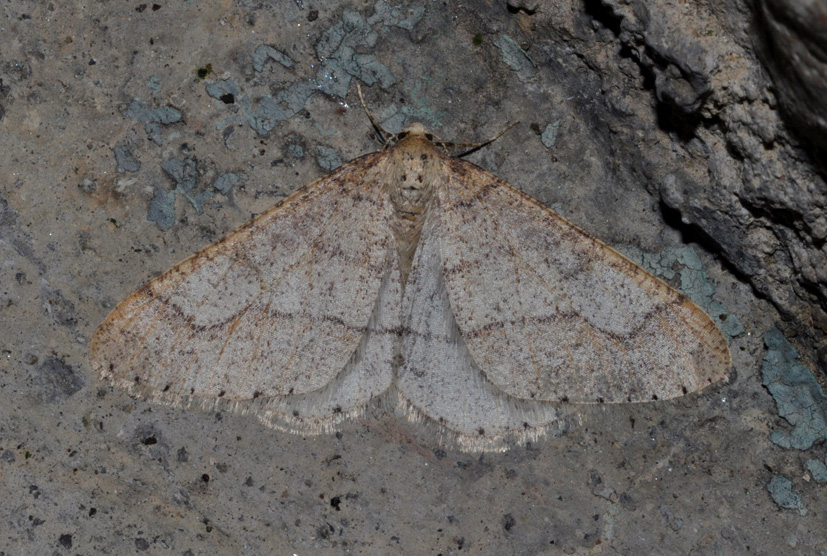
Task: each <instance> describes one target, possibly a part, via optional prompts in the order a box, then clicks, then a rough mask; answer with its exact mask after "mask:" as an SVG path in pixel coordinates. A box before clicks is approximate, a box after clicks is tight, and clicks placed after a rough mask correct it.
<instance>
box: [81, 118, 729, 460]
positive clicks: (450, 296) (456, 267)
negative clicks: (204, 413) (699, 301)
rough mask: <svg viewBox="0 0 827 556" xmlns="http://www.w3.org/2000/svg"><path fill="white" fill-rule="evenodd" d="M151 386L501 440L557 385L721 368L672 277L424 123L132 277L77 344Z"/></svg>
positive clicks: (284, 420) (569, 396) (691, 374)
mask: <svg viewBox="0 0 827 556" xmlns="http://www.w3.org/2000/svg"><path fill="white" fill-rule="evenodd" d="M91 356H92V360H93V361H94V364H95V366H96V367H97V368H98V369H99V370H100V372H101V373H102V375H103V376H104V377H105V378H106V379H108V380H110V381H111V382H112V383H114V384H115V385H116V386H119V387H122V388H126V389H127V390H128V391H129V392H131V393H133V394H135V395H140V396H144V397H147V398H149V399H151V400H155V401H158V402H162V403H166V404H172V405H191V404H196V405H201V406H202V407H207V408H216V407H220V408H227V409H232V410H236V411H241V412H251V413H254V414H255V415H257V416H258V418H259V419H261V421H263V422H264V423H265V424H266V425H268V426H270V427H274V428H277V429H281V430H285V431H289V432H293V433H299V434H320V433H325V432H330V431H334V430H337V429H338V428H339V427H340V426H341V424H342V423H343V422H344V421H346V420H348V419H353V418H357V417H359V416H360V415H362V414H363V413H364V412H365V410H366V409H367V408H369V407H371V406H372V405H377V406H379V407H386V408H392V409H393V410H395V411H396V412H398V414H400V415H402V416H404V417H406V418H408V419H410V420H411V421H417V422H422V423H425V424H426V425H427V426H428V427H429V428H431V429H432V430H434V431H435V433H436V434H437V437H438V442H439V443H441V444H443V445H448V446H455V447H457V448H459V449H461V450H465V451H489V450H503V449H507V448H508V447H511V446H515V445H519V444H523V443H525V442H527V441H529V440H532V439H536V438H538V437H539V436H541V435H542V434H543V433H544V431H546V430H547V429H548V427H549V426H551V425H552V424H553V423H555V421H556V420H557V418H558V411H557V409H558V408H559V407H560V404H565V403H569V404H591V403H622V402H648V401H653V400H665V399H669V398H674V397H676V396H681V395H684V394H687V393H689V392H695V391H698V390H701V389H702V388H704V387H706V386H708V385H710V384H712V383H714V382H717V381H719V380H722V379H724V378H726V376H727V374H728V372H729V367H730V354H729V349H728V347H727V342H726V341H725V339H724V337H723V336H722V334H721V332H720V331H719V330H718V328H717V327H716V325H715V323H714V322H713V321H712V320H711V319H710V318H709V317H708V316H707V315H706V314H705V313H704V312H703V311H702V310H701V309H700V308H699V307H697V306H696V305H695V304H693V303H692V302H691V301H690V300H689V299H688V298H687V297H686V296H684V295H683V294H681V293H679V292H678V291H676V290H675V289H673V288H671V287H670V286H668V285H667V284H666V283H664V282H662V281H661V280H659V279H658V278H656V277H654V276H652V275H651V274H649V273H648V272H646V271H645V270H643V269H642V268H641V267H639V266H638V265H636V264H635V263H633V262H632V261H630V260H629V259H627V258H626V257H624V256H623V255H621V254H620V253H618V252H617V251H615V250H614V249H612V248H611V247H609V246H607V245H606V244H604V243H602V242H601V241H599V240H598V239H595V238H594V237H592V236H590V235H589V234H587V233H586V232H584V231H583V230H581V229H580V228H578V227H577V226H575V225H574V224H572V223H571V222H569V221H567V220H566V219H564V218H562V217H561V216H559V215H557V214H556V213H554V212H552V211H551V210H549V209H548V208H547V207H545V206H543V205H541V204H540V203H538V202H537V201H535V200H534V199H532V198H531V197H529V196H527V195H525V194H523V193H521V192H519V191H518V190H516V189H514V188H513V187H511V186H510V185H509V184H507V183H506V182H504V181H503V180H501V179H498V178H497V177H495V176H494V175H492V174H490V173H488V172H486V171H485V170H482V169H481V168H479V167H478V166H475V165H474V164H472V163H470V162H466V161H464V160H461V159H458V158H451V157H449V156H448V155H447V154H445V153H444V152H443V150H442V149H441V148H440V145H439V143H435V141H434V138H433V136H432V135H431V134H429V133H428V132H427V131H426V130H425V129H424V127H423V126H422V125H419V124H415V125H412V126H411V127H409V128H408V129H406V130H405V131H403V132H402V133H400V134H398V135H397V136H396V137H395V138H394V140H393V141H392V142H391V143H390V145H389V146H387V148H385V149H384V150H382V151H380V152H376V153H373V154H368V155H366V156H362V157H361V158H357V159H356V160H354V161H352V162H350V163H348V164H345V165H344V166H342V167H340V168H339V169H337V170H336V171H334V172H333V173H331V174H329V175H327V176H325V177H322V178H320V179H318V180H316V181H315V182H313V183H311V184H310V185H307V186H306V187H304V188H303V189H300V190H299V191H297V192H296V193H295V194H293V195H292V196H290V197H288V198H287V199H285V200H284V201H283V202H281V203H279V204H277V205H276V206H274V207H273V208H271V209H270V210H268V211H267V212H265V213H264V214H262V215H261V216H259V217H258V218H256V219H255V220H253V221H251V222H249V223H248V224H246V225H245V226H243V227H241V228H240V229H238V230H237V231H235V232H232V233H231V234H230V235H228V236H227V237H225V238H224V239H222V240H221V241H218V242H217V243H214V244H212V245H210V246H208V247H206V248H205V249H203V250H201V251H199V252H198V253H196V254H194V255H192V256H191V257H189V258H188V259H186V260H184V261H183V262H181V263H180V264H178V265H176V266H175V267H173V268H171V269H170V270H168V271H166V272H165V273H163V274H162V275H160V276H159V277H157V278H155V279H154V280H152V281H150V282H149V283H147V284H145V285H144V286H143V287H141V288H140V289H139V290H137V291H136V292H135V293H133V294H132V295H131V296H129V297H128V298H127V299H126V300H124V301H123V302H122V303H120V305H118V306H117V307H116V308H115V309H114V310H113V311H112V312H111V314H110V315H109V316H108V317H107V318H106V320H105V321H104V323H103V324H102V325H101V326H100V328H99V329H98V331H97V333H96V334H95V336H94V338H93V339H92V343H91Z"/></svg>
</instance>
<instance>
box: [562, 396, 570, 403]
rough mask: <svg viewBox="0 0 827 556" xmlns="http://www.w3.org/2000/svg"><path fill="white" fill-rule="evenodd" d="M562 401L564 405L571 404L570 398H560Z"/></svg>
mask: <svg viewBox="0 0 827 556" xmlns="http://www.w3.org/2000/svg"><path fill="white" fill-rule="evenodd" d="M560 401H561V402H563V403H569V397H568V396H563V397H562V398H560Z"/></svg>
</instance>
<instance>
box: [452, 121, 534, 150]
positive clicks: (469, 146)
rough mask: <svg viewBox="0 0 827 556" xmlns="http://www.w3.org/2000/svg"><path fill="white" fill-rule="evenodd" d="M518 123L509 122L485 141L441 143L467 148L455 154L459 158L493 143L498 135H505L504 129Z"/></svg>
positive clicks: (454, 147)
mask: <svg viewBox="0 0 827 556" xmlns="http://www.w3.org/2000/svg"><path fill="white" fill-rule="evenodd" d="M518 123H520V122H514V123H513V124H509V125H508V126H506V128H505V129H503V130H502V131H500V132H499V133H498V134H496V135H495V136H493V137H491V138H490V139H486V140H485V141H481V142H479V143H443V145H444V146H445V148H446V149H468V150H466V151H464V152H461V153H459V154H457V155H455V156H456V157H457V158H459V157H462V156H465V155H467V154H471V153H472V152H474V151H476V150H477V149H481V148H483V147H484V146H486V145H489V144H491V143H493V142H494V141H496V140H497V139H499V138H500V137H502V136H503V135H505V132H506V131H508V130H509V129H511V128H512V127H514V126H515V125H517V124H518Z"/></svg>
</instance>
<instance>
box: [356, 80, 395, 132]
mask: <svg viewBox="0 0 827 556" xmlns="http://www.w3.org/2000/svg"><path fill="white" fill-rule="evenodd" d="M356 90H357V91H358V92H359V100H360V101H362V108H364V109H365V114H367V116H368V119H369V120H370V123H371V125H373V127H374V129H376V131H378V132H379V138H380V139H381V140H382V142H383V143H385V144H387V142H388V140H389V138H390V137H391V134H390V133H388V132H387V131H385V130H384V129H383V128H382V126H381V125H379V123H378V122H377V121H376V120H375V119H374V118H373V114H371V113H370V110H368V105H367V104H365V97H364V96H362V86H361V85H359V84H358V83H357V84H356Z"/></svg>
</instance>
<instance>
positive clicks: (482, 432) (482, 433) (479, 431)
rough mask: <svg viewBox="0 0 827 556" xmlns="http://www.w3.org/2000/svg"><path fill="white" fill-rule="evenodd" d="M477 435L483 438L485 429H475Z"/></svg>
mask: <svg viewBox="0 0 827 556" xmlns="http://www.w3.org/2000/svg"><path fill="white" fill-rule="evenodd" d="M477 434H478V435H480V436H485V429H484V428H482V427H480V428H478V429H477Z"/></svg>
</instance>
